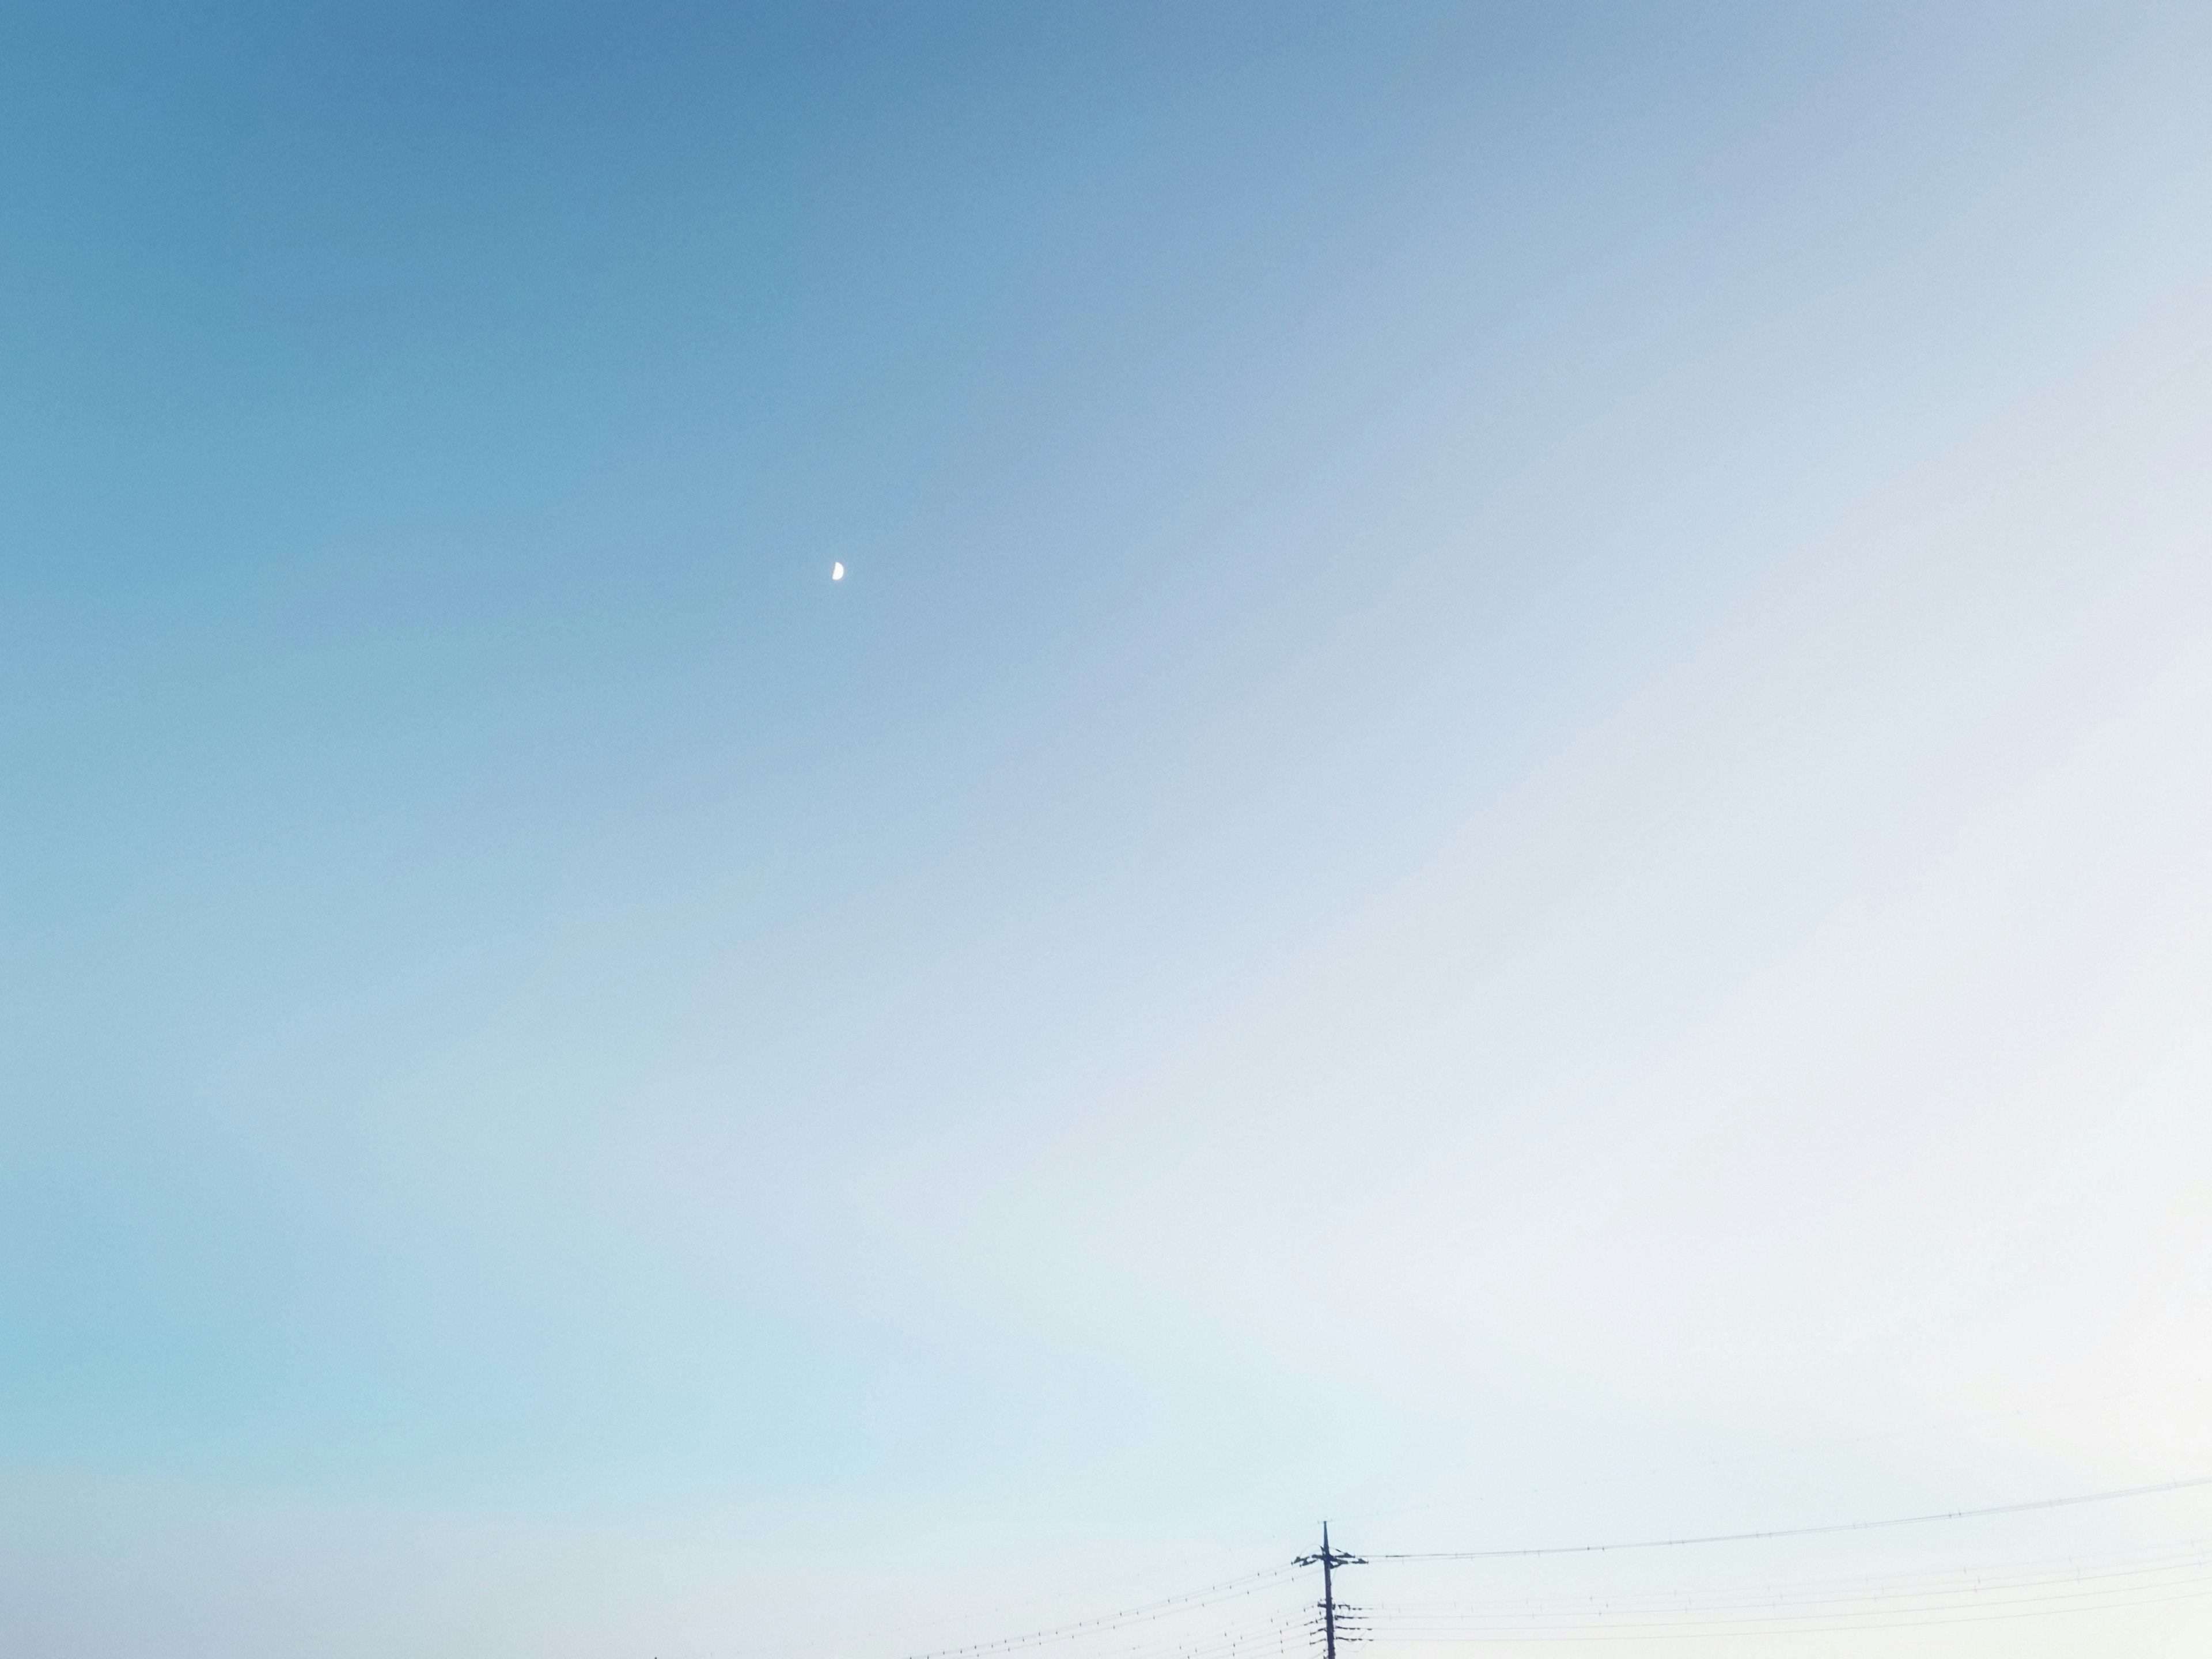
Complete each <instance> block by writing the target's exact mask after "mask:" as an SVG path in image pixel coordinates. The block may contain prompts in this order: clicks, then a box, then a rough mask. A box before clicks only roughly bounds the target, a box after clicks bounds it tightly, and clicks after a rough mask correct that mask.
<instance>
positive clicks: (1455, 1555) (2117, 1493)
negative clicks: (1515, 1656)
mask: <svg viewBox="0 0 2212 1659" xmlns="http://www.w3.org/2000/svg"><path fill="white" fill-rule="evenodd" d="M2191 1486H2212V1474H2198V1475H2192V1476H2191V1477H2190V1478H2189V1479H2188V1480H2166V1481H2161V1482H2160V1483H2159V1484H2158V1485H2156V1486H2122V1487H2118V1488H2117V1489H2115V1490H2113V1491H2111V1492H2084V1493H2082V1494H2081V1495H2080V1496H2078V1497H2073V1498H2036V1499H2034V1500H2033V1501H2032V1502H2029V1503H2026V1504H1993V1505H1991V1506H1990V1508H1988V1509H1982V1510H1942V1511H1940V1512H1939V1513H1936V1514H1933V1515H1899V1516H1890V1517H1888V1518H1887V1519H1885V1520H1881V1521H1840V1522H1833V1523H1832V1524H1830V1525H1826V1526H1819V1527H1778V1528H1773V1529H1771V1530H1769V1531H1766V1532H1717V1533H1709V1534H1705V1535H1703V1536H1701V1537H1694V1538H1640V1539H1634V1540H1631V1541H1626V1542H1623V1543H1614V1544H1547V1545H1544V1546H1541V1547H1537V1548H1534V1549H1508V1550H1434V1551H1423V1552H1417V1553H1404V1554H1398V1555H1377V1556H1375V1557H1373V1558H1372V1559H1375V1560H1377V1561H1499V1560H1504V1559H1508V1558H1520V1557H1525V1556H1531V1555H1595V1554H1600V1553H1604V1552H1606V1551H1609V1550H1661V1549H1677V1548H1680V1547H1682V1546H1683V1545H1686V1544H1747V1543H1751V1542H1753V1541H1756V1540H1759V1539H1762V1538H1812V1537H1815V1536H1818V1535H1819V1534H1823V1533H1839V1532H1872V1531H1874V1530H1875V1529H1876V1528H1881V1527H1917V1526H1923V1525H1925V1524H1926V1523H1928V1522H1931V1521H1975V1520H1979V1519H1981V1518H1982V1517H1983V1516H1991V1515H2023V1514H2026V1513H2027V1511H2028V1510H2059V1509H2067V1508H2070V1507H2071V1506H2073V1505H2075V1504H2108V1503H2112V1502H2113V1501H2115V1500H2117V1499H2118V1498H2148V1497H2149V1496H2151V1495H2152V1494H2153V1493H2155V1492H2184V1491H2186V1490H2187V1489H2188V1488H2190V1487H2191Z"/></svg>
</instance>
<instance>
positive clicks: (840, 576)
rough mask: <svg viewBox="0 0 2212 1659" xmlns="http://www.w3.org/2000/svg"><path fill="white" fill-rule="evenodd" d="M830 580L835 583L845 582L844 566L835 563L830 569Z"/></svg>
mask: <svg viewBox="0 0 2212 1659" xmlns="http://www.w3.org/2000/svg"><path fill="white" fill-rule="evenodd" d="M829 580H831V581H833V582H842V581H843V580H845V567H844V566H843V565H842V564H834V563H833V564H832V565H831V566H830V567H829Z"/></svg>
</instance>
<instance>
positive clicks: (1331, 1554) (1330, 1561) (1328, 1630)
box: [1297, 1521, 1367, 1659]
mask: <svg viewBox="0 0 2212 1659" xmlns="http://www.w3.org/2000/svg"><path fill="white" fill-rule="evenodd" d="M1297 1565H1299V1566H1302V1567H1310V1566H1314V1565H1319V1566H1320V1568H1321V1633H1322V1659H1336V1570H1337V1569H1338V1568H1339V1567H1364V1566H1365V1565H1367V1563H1366V1562H1365V1561H1364V1560H1363V1559H1360V1558H1359V1557H1358V1556H1356V1555H1347V1554H1346V1553H1344V1552H1343V1551H1342V1550H1337V1549H1331V1548H1330V1547H1329V1546H1328V1522H1326V1521H1324V1522H1322V1523H1321V1553H1320V1554H1319V1555H1301V1556H1300V1557H1298V1559H1297ZM1346 1639H1349V1638H1346Z"/></svg>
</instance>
